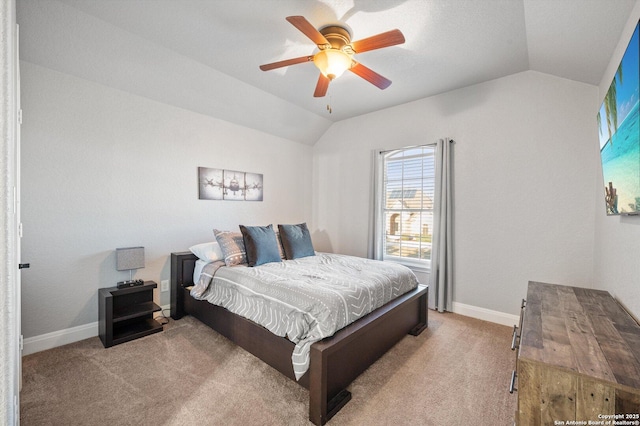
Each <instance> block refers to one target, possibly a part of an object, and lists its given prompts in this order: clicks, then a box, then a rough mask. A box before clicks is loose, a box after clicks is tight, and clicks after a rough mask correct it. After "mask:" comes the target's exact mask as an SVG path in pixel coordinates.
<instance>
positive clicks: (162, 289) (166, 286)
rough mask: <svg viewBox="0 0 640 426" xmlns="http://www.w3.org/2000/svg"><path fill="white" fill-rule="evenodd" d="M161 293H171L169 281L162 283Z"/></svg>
mask: <svg viewBox="0 0 640 426" xmlns="http://www.w3.org/2000/svg"><path fill="white" fill-rule="evenodd" d="M160 291H169V280H163V281H160Z"/></svg>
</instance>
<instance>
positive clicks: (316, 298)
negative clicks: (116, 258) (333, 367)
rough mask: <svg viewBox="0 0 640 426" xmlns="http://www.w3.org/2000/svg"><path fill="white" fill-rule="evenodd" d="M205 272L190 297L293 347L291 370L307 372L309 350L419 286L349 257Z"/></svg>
mask: <svg viewBox="0 0 640 426" xmlns="http://www.w3.org/2000/svg"><path fill="white" fill-rule="evenodd" d="M222 265H223V263H222V262H214V263H211V264H208V265H207V266H205V267H204V269H203V272H202V275H201V277H200V280H199V281H198V283H197V284H196V285H195V286H194V287H193V289H192V290H191V295H192V296H193V297H194V298H196V299H200V300H207V301H209V302H210V303H213V304H215V305H219V306H223V307H225V308H227V309H228V310H230V311H231V312H234V313H236V314H238V315H241V316H243V317H245V318H248V319H250V320H252V321H254V322H255V323H258V324H260V325H262V326H263V327H265V328H267V329H268V330H269V331H271V332H272V333H274V334H276V335H278V336H282V337H287V338H288V339H289V340H291V341H292V342H293V343H295V349H294V351H293V354H292V357H291V358H292V362H293V370H294V372H295V375H296V378H297V379H299V378H300V377H302V375H303V374H304V373H305V372H306V371H307V369H308V368H309V352H310V346H311V345H312V344H313V343H314V342H317V341H319V340H322V339H324V338H325V337H328V336H331V335H333V334H334V333H335V332H336V331H338V330H340V329H341V328H343V327H345V326H347V325H349V324H350V323H352V322H354V321H356V320H357V319H359V318H361V317H362V316H364V315H366V314H368V313H369V312H371V311H373V310H375V309H376V308H379V307H380V306H382V305H384V304H385V303H387V302H389V301H390V300H392V299H394V298H396V297H398V296H400V295H402V294H404V293H406V292H408V291H409V290H411V289H413V288H415V287H416V286H417V285H418V281H417V279H416V277H415V275H414V274H413V272H411V270H409V269H408V268H406V267H404V266H402V265H399V264H396V263H391V262H381V261H376V260H370V259H363V258H359V257H353V256H345V255H338V254H327V253H318V254H317V255H316V256H310V257H304V258H300V259H295V260H286V261H283V262H277V263H267V264H264V265H260V266H257V267H253V268H250V267H248V266H246V265H239V266H233V267H221V266H222Z"/></svg>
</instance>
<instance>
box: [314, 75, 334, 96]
mask: <svg viewBox="0 0 640 426" xmlns="http://www.w3.org/2000/svg"><path fill="white" fill-rule="evenodd" d="M330 81H331V80H329V79H328V78H327V77H325V76H324V74H322V73H320V77H319V78H318V84H316V91H315V92H313V97H314V98H321V97H323V96H324V95H326V94H327V89H328V88H329V82H330Z"/></svg>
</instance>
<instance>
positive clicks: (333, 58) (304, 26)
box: [260, 16, 404, 97]
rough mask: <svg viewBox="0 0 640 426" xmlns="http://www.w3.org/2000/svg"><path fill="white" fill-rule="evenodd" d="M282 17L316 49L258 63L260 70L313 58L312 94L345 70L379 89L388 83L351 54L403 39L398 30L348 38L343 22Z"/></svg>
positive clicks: (323, 92)
mask: <svg viewBox="0 0 640 426" xmlns="http://www.w3.org/2000/svg"><path fill="white" fill-rule="evenodd" d="M286 19H287V21H289V22H290V23H291V24H292V25H293V26H294V27H296V28H297V29H298V30H300V31H301V32H302V33H303V34H304V35H306V36H307V37H309V39H311V41H313V42H314V43H315V44H316V45H317V46H318V49H320V51H319V52H318V53H316V54H315V55H309V56H301V57H299V58H293V59H286V60H284V61H278V62H273V63H270V64H265V65H260V69H261V70H262V71H269V70H273V69H276V68H282V67H288V66H289V65H295V64H301V63H304V62H312V61H313V63H314V64H315V65H316V66H317V67H318V69H319V70H320V77H319V78H318V83H317V84H316V90H315V92H314V93H313V96H315V97H322V96H324V95H326V93H327V89H328V88H329V82H330V81H331V80H333V79H335V78H338V77H340V75H342V73H343V72H344V71H346V70H349V71H351V72H352V73H354V74H356V75H358V76H360V77H362V78H364V79H365V80H367V81H368V82H369V83H371V84H373V85H374V86H376V87H378V88H380V89H386V88H387V87H389V85H390V84H391V80H388V79H386V78H385V77H383V76H381V75H380V74H378V73H377V72H375V71H373V70H371V69H370V68H367V67H365V66H364V65H362V64H361V63H359V62H356V61H355V60H354V59H353V55H354V54H356V53H362V52H368V51H370V50H375V49H381V48H383V47H389V46H394V45H396V44H402V43H404V36H403V35H402V32H400V30H397V29H396V30H391V31H387V32H384V33H381V34H378V35H374V36H371V37H367V38H364V39H362V40H357V41H353V42H352V41H351V32H350V31H349V30H348V29H347V28H345V27H344V26H341V25H328V26H325V27H321V28H320V29H316V28H315V27H314V26H313V25H311V23H310V22H309V21H307V20H306V19H305V17H304V16H288V17H287V18H286Z"/></svg>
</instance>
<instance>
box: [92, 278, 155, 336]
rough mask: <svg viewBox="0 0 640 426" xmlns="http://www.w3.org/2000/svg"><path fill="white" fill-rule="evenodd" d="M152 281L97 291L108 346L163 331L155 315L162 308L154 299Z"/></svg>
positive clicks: (102, 325)
mask: <svg viewBox="0 0 640 426" xmlns="http://www.w3.org/2000/svg"><path fill="white" fill-rule="evenodd" d="M156 287H158V284H156V283H155V282H153V281H145V283H144V284H143V285H139V286H135V287H126V288H117V287H109V288H101V289H100V291H99V294H98V299H99V300H98V315H99V323H98V324H99V334H100V340H102V344H103V345H104V347H105V348H108V347H110V346H113V345H118V344H120V343H124V342H128V341H129V340H133V339H137V338H139V337H143V336H147V335H149V334H153V333H158V332H160V331H162V324H160V323H159V322H158V321H156V320H155V319H153V313H154V312H158V311H160V310H161V308H160V306H158V305H156V304H155V303H154V302H153V289H154V288H156Z"/></svg>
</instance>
